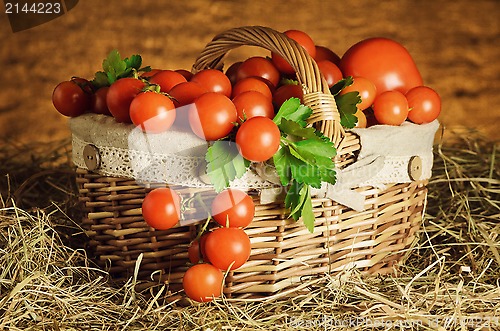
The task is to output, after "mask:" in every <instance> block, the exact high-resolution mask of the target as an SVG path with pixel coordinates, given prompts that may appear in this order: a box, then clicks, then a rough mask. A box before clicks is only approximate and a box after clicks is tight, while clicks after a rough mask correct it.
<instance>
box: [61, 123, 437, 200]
mask: <svg viewBox="0 0 500 331" xmlns="http://www.w3.org/2000/svg"><path fill="white" fill-rule="evenodd" d="M70 126H71V130H72V133H73V135H72V136H73V162H74V163H75V165H76V166H78V167H80V168H87V166H86V163H85V160H84V155H83V150H84V148H85V146H87V145H92V146H95V149H96V150H97V151H98V154H99V159H100V162H99V167H98V169H96V170H95V171H96V172H98V173H99V174H102V175H105V176H114V177H125V178H134V179H136V180H137V181H138V182H154V183H168V184H174V185H182V186H186V187H205V188H207V187H211V184H210V183H209V182H208V180H207V177H206V175H205V172H204V170H205V166H206V164H205V160H204V158H205V153H206V149H207V144H206V142H205V141H203V140H201V139H199V138H198V137H196V136H195V135H194V134H192V133H190V132H186V131H182V130H176V129H175V128H173V129H172V130H170V131H167V132H165V133H162V134H145V133H143V132H142V131H141V130H140V129H138V128H136V127H135V126H133V125H125V124H120V123H116V122H115V121H114V119H113V118H111V117H109V116H104V115H94V114H86V115H83V116H79V117H76V118H72V119H71V120H70ZM438 126H439V123H438V122H437V121H434V122H432V123H429V124H424V125H415V124H411V123H405V124H404V125H402V126H399V127H390V126H374V127H371V128H368V129H356V130H353V131H354V132H355V133H356V134H357V135H359V137H360V143H361V146H362V147H361V150H360V153H359V155H358V159H357V161H356V162H355V163H353V164H351V165H349V166H348V167H346V168H344V169H342V170H340V169H337V183H336V184H335V185H331V184H326V183H324V185H322V188H321V189H314V190H313V192H312V193H313V195H314V196H321V197H328V198H331V199H332V200H335V201H337V202H339V203H341V204H343V205H345V206H348V207H350V208H353V209H355V210H363V208H364V196H363V195H362V194H360V193H357V192H356V191H354V190H353V189H354V188H357V187H365V186H373V187H378V188H383V187H384V186H385V185H386V184H390V183H407V182H411V181H412V180H414V178H411V176H410V174H409V171H408V169H409V163H410V160H411V159H412V158H414V157H419V158H420V160H421V168H422V169H421V175H420V178H417V179H427V178H430V176H431V169H432V160H433V154H432V145H433V138H434V134H435V132H436V130H437V128H438ZM279 186H280V185H279V178H278V177H277V175H276V173H275V171H274V169H273V168H272V167H262V165H261V164H260V165H259V164H254V165H253V166H252V167H251V168H250V169H249V170H248V171H247V172H246V173H245V174H244V175H243V177H241V178H239V179H236V180H234V181H232V182H231V187H233V188H241V189H245V190H247V189H259V190H260V197H261V203H270V202H274V201H277V200H280V199H281V198H282V197H283V195H284V190H283V189H282V188H280V187H279Z"/></svg>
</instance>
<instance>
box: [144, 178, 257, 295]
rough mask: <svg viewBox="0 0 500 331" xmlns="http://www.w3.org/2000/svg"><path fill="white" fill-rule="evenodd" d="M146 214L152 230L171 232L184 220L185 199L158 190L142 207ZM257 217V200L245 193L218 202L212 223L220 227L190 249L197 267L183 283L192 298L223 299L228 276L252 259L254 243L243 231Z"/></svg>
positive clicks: (234, 193)
mask: <svg viewBox="0 0 500 331" xmlns="http://www.w3.org/2000/svg"><path fill="white" fill-rule="evenodd" d="M142 214H143V217H144V220H145V221H146V223H147V224H148V225H149V226H151V227H153V228H155V229H158V230H168V229H170V228H172V227H174V226H175V225H176V224H177V223H178V222H179V219H180V218H181V198H180V197H179V195H178V194H177V193H176V192H175V191H174V190H172V189H171V188H157V189H154V190H152V191H151V192H149V193H148V194H147V195H146V197H145V199H144V201H143V203H142ZM254 214H255V204H254V202H253V199H252V198H251V197H250V196H249V195H247V194H246V193H245V192H243V191H240V190H236V189H227V190H224V191H222V192H220V193H219V194H218V195H217V196H216V197H215V198H214V200H213V201H212V206H211V218H210V219H209V221H210V220H211V219H213V220H214V221H215V222H212V223H216V224H217V227H216V228H213V229H211V230H210V231H207V232H203V233H200V235H199V237H198V238H197V239H195V240H194V241H193V242H192V243H191V245H190V246H189V248H188V256H189V260H190V262H191V263H192V264H193V266H191V267H190V268H189V269H188V270H187V271H186V273H185V274H184V277H183V281H182V284H183V286H184V292H185V293H186V295H187V296H188V297H190V298H191V299H192V300H195V301H198V302H206V301H210V300H212V299H213V298H215V297H218V296H220V295H221V293H222V286H223V280H224V272H226V271H230V270H236V269H238V268H239V267H241V266H242V265H243V264H244V263H245V262H246V261H247V260H248V258H249V257H250V251H251V245H250V239H249V237H248V235H247V234H246V232H245V231H244V230H243V228H245V227H246V226H248V225H249V224H250V223H251V222H252V220H253V218H254Z"/></svg>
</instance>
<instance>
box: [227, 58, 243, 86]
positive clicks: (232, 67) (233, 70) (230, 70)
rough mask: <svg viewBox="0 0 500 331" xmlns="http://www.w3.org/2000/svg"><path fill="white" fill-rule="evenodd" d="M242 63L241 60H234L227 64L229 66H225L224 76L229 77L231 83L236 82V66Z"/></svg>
mask: <svg viewBox="0 0 500 331" xmlns="http://www.w3.org/2000/svg"><path fill="white" fill-rule="evenodd" d="M242 63H243V62H242V61H238V62H234V63H233V64H231V65H230V66H229V68H227V70H226V76H227V78H229V81H230V82H231V85H234V84H236V82H237V81H238V68H239V67H240V65H241V64H242Z"/></svg>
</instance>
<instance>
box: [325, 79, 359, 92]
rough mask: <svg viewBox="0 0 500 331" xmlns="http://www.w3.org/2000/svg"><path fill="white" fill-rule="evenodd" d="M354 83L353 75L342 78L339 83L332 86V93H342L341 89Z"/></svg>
mask: <svg viewBox="0 0 500 331" xmlns="http://www.w3.org/2000/svg"><path fill="white" fill-rule="evenodd" d="M352 83H354V79H353V78H352V76H348V77H346V78H344V79H341V80H339V81H338V82H337V83H335V85H333V86H332V87H330V93H331V94H332V95H333V96H336V95H337V94H339V93H340V91H342V90H343V89H345V88H346V87H347V86H349V85H352Z"/></svg>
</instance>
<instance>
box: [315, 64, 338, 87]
mask: <svg viewBox="0 0 500 331" xmlns="http://www.w3.org/2000/svg"><path fill="white" fill-rule="evenodd" d="M317 64H318V68H319V71H321V74H323V77H325V79H326V82H327V83H328V87H332V86H333V85H335V83H337V82H338V81H339V80H341V79H342V72H341V71H340V69H339V67H337V66H336V65H335V64H334V63H333V62H330V61H327V60H323V61H319V62H317Z"/></svg>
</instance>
